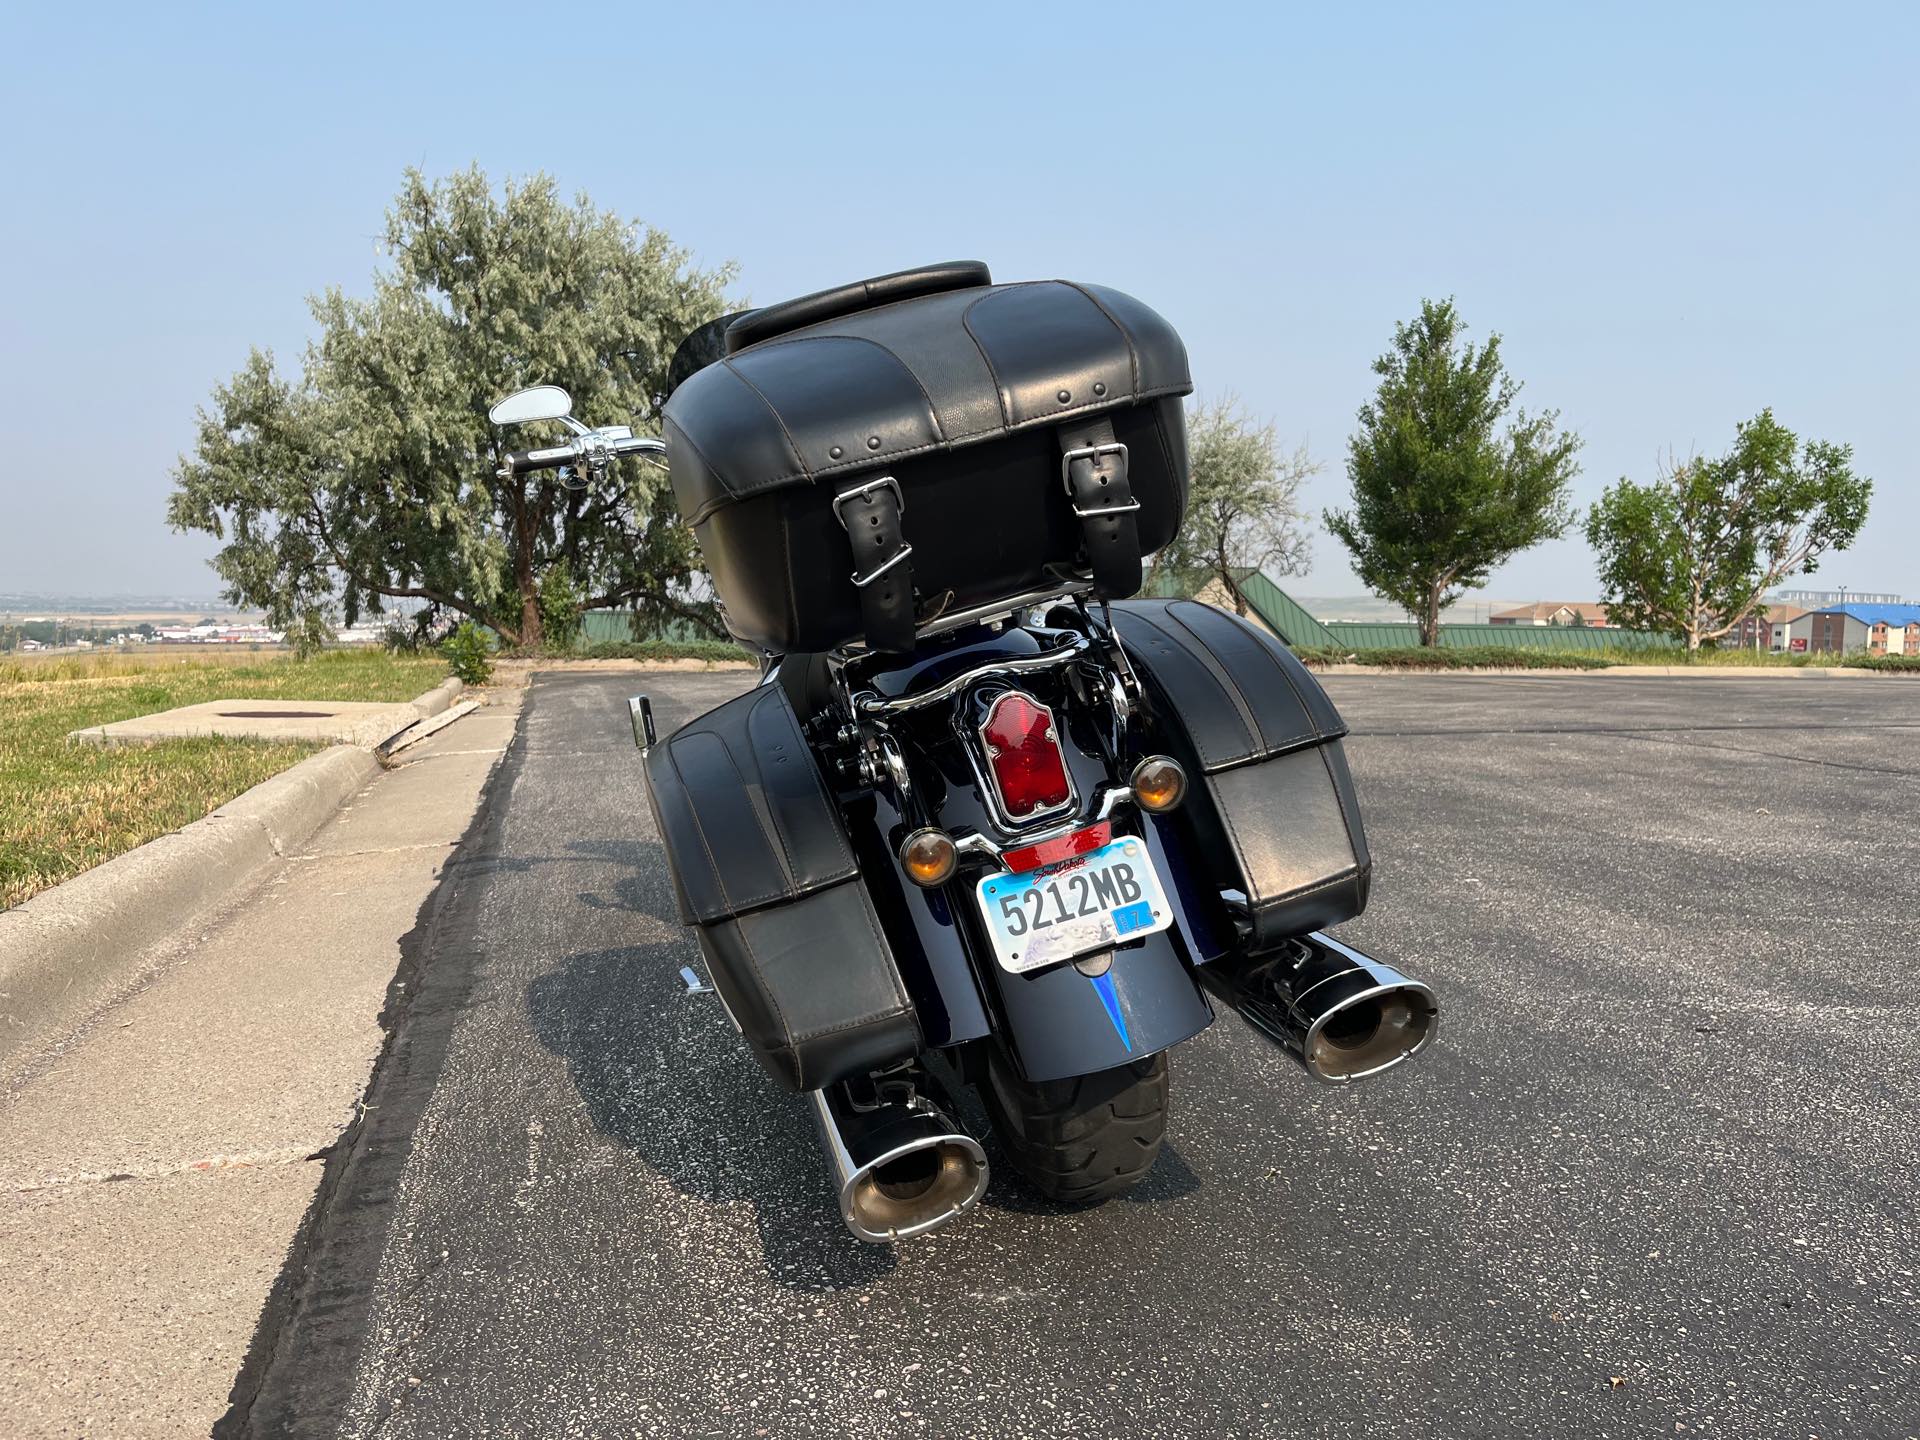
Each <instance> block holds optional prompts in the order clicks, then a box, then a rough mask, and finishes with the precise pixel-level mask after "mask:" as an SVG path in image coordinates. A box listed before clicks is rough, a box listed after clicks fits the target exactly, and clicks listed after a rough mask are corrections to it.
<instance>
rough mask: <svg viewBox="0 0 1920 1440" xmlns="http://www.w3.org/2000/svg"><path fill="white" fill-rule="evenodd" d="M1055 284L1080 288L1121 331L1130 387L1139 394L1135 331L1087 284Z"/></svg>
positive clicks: (1138, 363) (1112, 324) (1061, 282)
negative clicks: (1102, 302)
mask: <svg viewBox="0 0 1920 1440" xmlns="http://www.w3.org/2000/svg"><path fill="white" fill-rule="evenodd" d="M1054 284H1056V285H1065V286H1066V287H1067V288H1068V289H1069V290H1078V291H1079V292H1080V293H1081V294H1082V295H1084V296H1086V297H1087V300H1088V302H1089V303H1090V304H1091V305H1092V306H1093V308H1094V309H1096V310H1098V311H1099V312H1100V313H1101V314H1102V315H1104V316H1106V317H1107V323H1108V324H1109V325H1111V326H1113V328H1114V329H1116V330H1118V331H1119V332H1120V338H1121V339H1122V340H1124V341H1126V342H1127V370H1128V372H1129V375H1130V382H1129V383H1130V388H1131V389H1132V390H1133V393H1134V394H1136V395H1138V394H1139V393H1140V350H1139V347H1138V346H1136V345H1135V344H1134V343H1133V332H1132V331H1131V330H1129V329H1128V328H1127V327H1126V326H1124V325H1122V324H1121V323H1120V317H1119V316H1118V315H1115V314H1114V313H1113V312H1112V311H1111V310H1109V309H1108V308H1107V307H1106V306H1105V305H1102V304H1101V303H1100V297H1099V296H1098V295H1096V294H1094V293H1093V292H1092V291H1091V290H1089V289H1087V287H1086V286H1084V285H1081V284H1078V283H1076V282H1075V281H1072V280H1056V281H1054Z"/></svg>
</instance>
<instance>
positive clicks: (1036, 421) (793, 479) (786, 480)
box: [687, 386, 1188, 525]
mask: <svg viewBox="0 0 1920 1440" xmlns="http://www.w3.org/2000/svg"><path fill="white" fill-rule="evenodd" d="M1187 389H1188V387H1184V386H1168V387H1167V388H1166V389H1164V390H1153V391H1149V392H1148V393H1147V394H1145V395H1143V396H1139V397H1137V399H1139V400H1153V399H1158V398H1159V397H1161V396H1163V395H1184V394H1186V393H1187ZM762 398H763V399H764V398H765V397H764V396H763V397H762ZM1119 408H1121V407H1120V406H1117V405H1112V404H1109V403H1108V402H1107V401H1105V400H1101V401H1098V402H1097V403H1094V404H1091V405H1072V406H1068V407H1067V408H1066V409H1063V410H1062V411H1061V412H1060V413H1059V414H1058V415H1037V416H1035V417H1034V418H1033V419H1031V420H1023V421H1021V422H1020V423H1019V424H1018V425H1009V426H1007V428H1005V429H1004V430H977V431H974V432H972V433H970V434H967V435H962V436H957V437H955V438H953V439H950V440H946V441H936V442H935V443H933V444H931V445H912V446H908V447H907V448H905V449H902V450H888V451H886V452H885V453H884V454H879V455H875V454H871V453H869V454H867V455H865V456H856V457H855V458H854V459H851V460H842V461H841V462H840V463H839V464H838V465H822V466H821V467H820V468H819V469H818V470H811V471H809V470H797V471H794V472H792V473H790V474H786V475H773V476H768V477H766V478H765V479H761V480H756V481H755V482H753V484H751V485H748V486H744V487H741V488H738V489H735V488H733V487H732V486H730V485H729V486H728V488H727V493H726V494H724V495H719V496H716V497H714V498H713V499H711V500H709V501H707V502H706V504H704V505H702V506H701V507H700V508H699V509H698V510H696V511H694V513H693V516H692V518H691V519H689V520H688V521H687V523H688V524H689V525H698V524H700V523H701V521H703V520H705V519H706V518H707V517H708V516H709V515H711V514H713V512H714V511H716V510H724V509H725V508H726V507H727V506H729V505H737V504H739V503H740V502H741V501H742V500H750V499H752V498H753V497H754V496H755V495H760V494H764V493H765V492H766V491H768V490H778V489H780V488H782V487H783V486H787V485H794V484H798V483H799V482H800V481H803V480H804V481H808V482H812V481H816V480H824V479H826V478H827V477H828V476H829V475H840V474H844V473H845V472H847V471H849V470H877V469H879V468H880V467H882V466H884V465H890V464H892V463H893V462H894V461H896V460H905V459H909V458H910V457H912V456H915V455H925V454H927V453H928V452H930V451H934V450H960V449H964V448H965V447H966V446H968V445H981V444H987V443H990V442H992V441H994V440H998V439H999V438H1000V437H1001V436H1003V435H1014V434H1019V433H1021V432H1023V431H1027V430H1032V429H1034V428H1035V427H1037V426H1042V425H1045V426H1053V425H1057V424H1058V423H1059V422H1060V420H1061V418H1062V417H1064V416H1069V415H1079V414H1084V413H1085V412H1087V411H1089V410H1117V409H1119ZM696 453H697V452H696ZM700 458H701V460H702V462H703V463H705V462H706V457H705V456H704V455H702V456H701V457H700ZM707 469H708V471H710V472H711V473H712V474H713V475H714V476H716V477H717V478H718V479H719V480H720V481H721V483H722V484H723V485H727V479H726V476H724V475H722V474H721V473H720V471H719V470H717V469H715V467H714V466H713V465H712V464H710V463H709V464H707Z"/></svg>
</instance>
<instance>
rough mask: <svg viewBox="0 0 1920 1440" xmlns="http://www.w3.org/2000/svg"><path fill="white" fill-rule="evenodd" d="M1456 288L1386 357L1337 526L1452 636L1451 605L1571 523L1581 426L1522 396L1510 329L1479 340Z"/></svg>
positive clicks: (1355, 447)
mask: <svg viewBox="0 0 1920 1440" xmlns="http://www.w3.org/2000/svg"><path fill="white" fill-rule="evenodd" d="M1465 333H1466V324H1465V322H1464V321H1462V320H1461V318H1460V314H1459V312H1458V311H1457V310H1455V309H1454V306H1453V302H1452V301H1451V300H1442V301H1437V302H1436V301H1433V300H1424V301H1422V302H1421V304H1420V314H1419V316H1418V317H1417V318H1415V319H1414V321H1413V323H1411V324H1408V325H1396V326H1395V327H1394V335H1393V348H1392V349H1390V350H1388V351H1387V353H1386V354H1384V355H1382V356H1381V357H1380V358H1379V359H1378V360H1376V361H1374V364H1373V369H1374V373H1375V374H1376V375H1378V376H1379V377H1380V388H1379V390H1378V391H1377V393H1376V394H1375V395H1374V398H1373V399H1372V400H1370V401H1368V402H1367V403H1366V404H1365V405H1362V406H1361V407H1360V426H1359V429H1357V430H1356V431H1355V432H1354V434H1353V438H1352V439H1351V440H1350V441H1349V442H1348V451H1347V478H1348V479H1349V480H1350V481H1351V482H1352V485H1353V507H1352V509H1350V510H1333V511H1329V512H1328V513H1327V528H1328V529H1329V530H1331V531H1332V532H1333V533H1334V535H1336V536H1337V537H1339V539H1340V540H1341V542H1342V543H1343V544H1345V545H1346V547H1347V549H1348V550H1349V551H1351V552H1352V554H1353V564H1354V569H1355V570H1357V571H1358V572H1359V574H1360V578H1361V580H1362V581H1364V582H1365V583H1366V584H1367V585H1368V586H1369V587H1370V588H1371V589H1373V590H1374V591H1375V592H1376V593H1378V594H1381V595H1384V596H1386V597H1387V599H1389V600H1392V601H1393V602H1394V603H1395V604H1397V605H1400V606H1401V607H1403V608H1404V609H1405V610H1406V611H1407V613H1408V614H1410V615H1412V616H1413V617H1414V618H1415V619H1416V620H1417V621H1418V622H1419V624H1420V643H1421V644H1423V645H1437V644H1439V643H1440V612H1441V611H1442V610H1444V609H1445V608H1446V607H1447V606H1448V605H1450V604H1452V603H1453V602H1454V601H1455V600H1457V599H1459V598H1460V596H1461V595H1462V594H1463V593H1464V592H1465V591H1467V590H1470V589H1472V588H1474V587H1475V586H1478V585H1482V584H1485V583H1486V579H1487V576H1488V574H1489V573H1490V572H1491V571H1492V570H1493V569H1494V567H1495V566H1497V565H1500V564H1503V563H1504V562H1505V561H1507V560H1509V559H1511V558H1512V557H1513V556H1514V555H1517V554H1518V553H1519V552H1520V551H1522V550H1525V549H1528V548H1529V547H1531V546H1534V545H1537V544H1539V543H1540V542H1541V541H1542V540H1550V539H1553V538H1554V537H1556V536H1558V535H1560V534H1562V533H1564V532H1565V530H1566V528H1567V525H1568V523H1569V521H1570V520H1571V519H1572V510H1571V507H1570V504H1569V501H1568V489H1569V486H1570V484H1571V482H1572V480H1573V477H1574V476H1575V475H1577V474H1578V473H1579V466H1578V464H1576V463H1575V460H1574V455H1575V453H1576V452H1577V451H1578V450H1579V448H1580V437H1579V436H1577V435H1575V434H1573V433H1571V432H1569V431H1563V430H1561V429H1559V415H1558V414H1557V413H1556V412H1554V411H1552V410H1548V411H1544V412H1542V413H1541V414H1538V415H1529V414H1527V413H1526V412H1525V411H1524V410H1520V409H1517V408H1515V402H1516V401H1517V400H1518V399H1519V395H1520V384H1519V382H1518V381H1516V380H1515V379H1514V378H1513V377H1512V376H1511V375H1509V374H1508V373H1507V368H1506V365H1505V363H1504V362H1503V361H1502V360H1501V358H1500V337H1499V336H1498V335H1490V336H1488V337H1487V341H1486V343H1485V344H1484V345H1480V346H1477V347H1476V346H1474V345H1470V344H1468V343H1467V342H1466V340H1465V338H1464V337H1465Z"/></svg>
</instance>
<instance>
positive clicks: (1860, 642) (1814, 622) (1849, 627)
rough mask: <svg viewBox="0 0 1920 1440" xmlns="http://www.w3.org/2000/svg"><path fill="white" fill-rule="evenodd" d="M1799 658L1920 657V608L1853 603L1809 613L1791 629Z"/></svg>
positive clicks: (1790, 645) (1791, 645)
mask: <svg viewBox="0 0 1920 1440" xmlns="http://www.w3.org/2000/svg"><path fill="white" fill-rule="evenodd" d="M1787 648H1788V649H1789V650H1791V651H1793V652H1794V653H1796V654H1807V653H1811V654H1816V655H1817V654H1821V653H1823V652H1825V653H1832V654H1866V655H1920V605H1906V604H1899V605H1895V604H1886V603H1878V602H1865V603H1863V602H1861V601H1858V600H1849V601H1848V602H1847V603H1846V604H1844V605H1829V606H1827V607H1826V608H1825V609H1824V610H1809V611H1808V612H1807V613H1806V614H1805V615H1802V616H1800V617H1799V618H1798V619H1796V620H1794V621H1793V622H1792V623H1790V624H1789V625H1788V626H1787Z"/></svg>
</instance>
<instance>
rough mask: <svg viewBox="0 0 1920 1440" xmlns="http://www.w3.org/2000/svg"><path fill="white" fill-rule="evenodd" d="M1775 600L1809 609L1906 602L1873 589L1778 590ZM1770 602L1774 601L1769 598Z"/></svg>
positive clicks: (1775, 592)
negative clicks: (1852, 604) (1851, 604)
mask: <svg viewBox="0 0 1920 1440" xmlns="http://www.w3.org/2000/svg"><path fill="white" fill-rule="evenodd" d="M1773 600H1785V601H1787V602H1788V603H1789V604H1793V605H1804V606H1806V607H1807V608H1808V609H1809V610H1826V609H1830V608H1831V607H1833V606H1835V605H1845V604H1847V603H1849V602H1852V603H1854V604H1857V605H1903V604H1905V603H1906V601H1905V600H1903V599H1902V598H1901V597H1900V596H1898V595H1893V594H1875V593H1874V592H1873V591H1871V590H1776V591H1774V592H1773ZM1767 603H1768V604H1772V603H1773V601H1772V600H1769V601H1768V602H1767Z"/></svg>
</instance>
